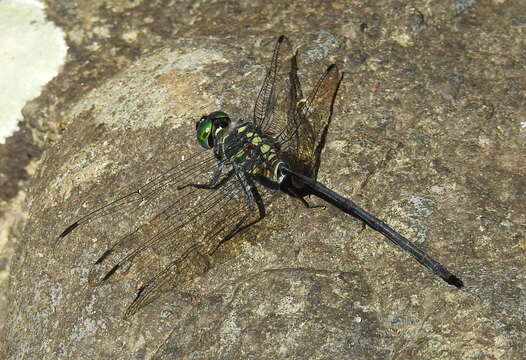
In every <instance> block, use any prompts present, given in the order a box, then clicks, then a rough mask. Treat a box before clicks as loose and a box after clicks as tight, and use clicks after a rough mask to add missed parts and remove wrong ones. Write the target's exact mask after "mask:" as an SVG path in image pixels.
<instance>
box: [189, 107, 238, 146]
mask: <svg viewBox="0 0 526 360" xmlns="http://www.w3.org/2000/svg"><path fill="white" fill-rule="evenodd" d="M228 124H230V118H229V117H228V115H227V114H226V113H224V112H222V111H214V112H212V113H210V114H208V115H203V116H202V117H201V119H199V121H197V122H196V123H195V130H196V131H197V141H199V144H201V146H202V147H204V148H205V149H211V148H213V147H214V144H215V139H216V137H217V134H218V131H219V130H222V129H224V128H226V127H227V126H228Z"/></svg>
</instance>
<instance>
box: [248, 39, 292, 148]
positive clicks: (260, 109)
mask: <svg viewBox="0 0 526 360" xmlns="http://www.w3.org/2000/svg"><path fill="white" fill-rule="evenodd" d="M293 57H294V56H293V55H292V46H291V44H290V42H289V40H288V39H287V38H286V37H285V36H283V35H282V36H280V37H279V39H278V41H277V42H276V46H275V47H274V52H273V55H272V61H271V63H270V67H269V68H268V71H267V74H266V76H265V80H264V81H263V85H262V86H261V89H260V91H259V94H258V97H257V99H256V104H255V105H254V119H253V121H254V123H255V124H256V125H257V126H258V127H259V128H260V129H261V130H262V131H263V133H266V134H269V135H273V136H274V137H276V138H277V139H278V141H279V139H280V138H281V136H282V135H283V134H287V133H290V132H291V131H292V130H291V129H293V128H294V127H295V121H294V117H295V111H294V109H295V105H296V102H297V94H296V89H295V88H294V85H297V84H295V83H293V82H292V81H291V73H292V71H293V69H292V67H291V64H292V62H291V59H292V58H293Z"/></svg>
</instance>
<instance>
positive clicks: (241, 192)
mask: <svg viewBox="0 0 526 360" xmlns="http://www.w3.org/2000/svg"><path fill="white" fill-rule="evenodd" d="M297 57H298V53H297V51H296V52H293V51H292V46H291V44H290V41H289V40H288V38H287V37H285V36H280V37H279V38H278V40H277V41H276V44H275V47H274V51H273V54H272V60H271V62H270V66H269V67H268V69H267V72H266V76H265V79H264V81H263V84H262V86H261V89H260V91H259V93H258V95H257V98H256V102H255V105H254V110H253V115H252V120H244V119H242V118H231V117H230V116H229V115H228V114H227V113H226V112H224V111H220V110H218V111H213V112H211V113H209V114H207V115H203V116H202V117H201V118H200V119H199V120H198V121H197V122H196V138H197V142H198V143H199V144H200V145H201V147H202V148H203V149H201V151H197V152H195V153H194V154H193V155H192V156H190V157H189V158H187V159H185V160H183V161H181V162H179V163H178V164H177V165H175V166H174V167H172V168H171V169H168V170H166V171H164V172H163V173H161V174H159V175H158V176H156V177H154V178H153V179H151V180H150V181H148V182H146V183H145V184H144V185H142V186H140V187H138V188H137V189H135V190H134V191H132V192H130V193H127V194H125V195H123V196H121V197H119V198H117V199H115V200H113V201H111V202H108V203H106V204H105V205H103V206H101V207H98V208H95V209H93V210H91V211H88V212H87V214H86V215H84V216H82V217H80V218H78V220H76V221H75V222H73V223H72V224H71V225H69V226H68V227H66V228H65V230H64V231H62V233H60V235H59V236H58V237H57V242H56V243H57V244H59V243H60V242H61V241H63V239H64V238H65V237H67V236H68V235H70V234H71V233H72V232H73V231H74V230H76V229H77V228H79V227H81V226H83V225H86V224H88V223H90V222H92V221H95V220H96V219H104V218H108V217H114V216H116V215H117V214H121V215H122V214H124V216H129V214H130V213H133V212H138V213H141V214H144V213H147V211H146V209H150V210H151V209H153V212H151V213H153V216H151V218H147V219H145V220H144V221H143V222H142V223H140V225H138V226H137V227H135V229H134V230H133V231H131V232H129V233H128V234H127V235H125V236H122V237H120V238H118V240H117V241H115V242H114V243H113V244H111V245H110V246H109V248H108V249H107V250H105V251H104V252H103V253H102V254H101V255H100V256H99V257H98V258H97V259H96V260H95V262H94V263H93V266H92V268H91V269H90V273H89V276H88V282H89V284H92V285H100V284H104V283H107V282H109V281H111V280H112V279H114V278H119V277H120V276H128V275H129V274H131V276H133V277H134V278H136V279H137V281H138V284H139V286H138V288H137V292H136V295H135V299H134V300H133V302H132V303H131V304H130V305H129V306H128V308H127V309H126V312H125V318H126V317H129V316H132V315H133V314H135V313H136V312H137V311H138V310H139V309H141V308H143V307H144V306H145V305H147V304H149V303H151V302H152V301H153V300H154V299H156V298H157V297H158V296H159V295H160V294H162V293H164V292H165V291H168V290H170V289H173V288H174V287H177V286H180V285H181V284H184V283H187V282H189V281H190V280H192V279H194V278H195V277H196V276H200V275H202V274H204V273H205V272H206V271H207V270H208V269H209V268H210V265H211V257H212V256H213V255H214V253H215V252H216V251H217V250H218V249H219V248H220V247H221V246H222V245H223V244H225V243H226V242H228V241H229V240H230V239H232V238H234V237H236V236H239V234H241V233H243V232H246V231H247V230H248V229H249V228H251V227H253V226H254V225H255V224H257V223H259V222H260V221H262V220H263V219H264V218H265V217H266V215H267V208H268V205H269V204H271V203H272V202H274V201H280V200H279V196H280V194H285V196H290V197H292V198H295V199H298V200H299V201H300V202H301V203H302V204H303V206H305V207H307V208H312V207H315V206H313V205H311V204H309V202H308V201H307V199H310V196H314V197H317V198H319V199H322V200H324V201H325V202H327V203H329V204H331V205H333V206H335V207H336V208H338V209H339V210H341V211H342V212H344V213H346V214H349V215H351V216H353V217H355V218H358V219H360V220H361V221H362V222H363V223H364V224H366V225H367V226H369V227H370V228H372V229H374V230H375V231H377V232H379V233H381V234H382V235H384V236H385V237H386V238H387V239H388V240H389V241H391V242H392V243H393V244H395V245H396V246H398V247H399V248H400V249H402V250H404V251H406V252H408V253H409V254H410V255H411V256H412V257H413V258H414V259H415V260H416V261H418V262H419V263H420V264H422V265H423V266H424V267H426V268H427V269H429V270H430V271H431V272H432V273H434V274H435V275H437V276H438V277H440V278H441V279H442V280H444V281H445V282H446V283H448V284H450V285H452V286H455V287H457V288H459V289H460V288H462V287H463V285H464V284H463V282H462V280H461V279H459V278H458V277H457V276H455V275H454V274H452V273H451V272H450V271H449V270H448V269H447V268H446V267H445V266H444V265H442V264H441V263H439V262H438V261H437V260H435V259H434V258H433V257H431V256H430V255H428V254H427V253H426V252H425V251H424V250H422V249H420V248H419V247H417V246H416V245H415V244H414V243H413V242H412V241H410V240H409V239H407V238H405V237H404V236H402V235H401V234H399V233H398V232H397V231H395V230H394V229H392V228H391V227H390V226H389V225H387V224H386V223H385V222H383V221H382V220H380V219H378V218H377V217H375V216H374V215H372V214H370V213H369V212H367V211H366V210H364V209H362V208H361V207H359V206H358V205H357V204H355V203H354V202H353V201H352V200H350V199H348V198H346V197H344V196H342V195H340V194H338V193H336V192H335V191H333V190H331V189H329V188H328V187H326V186H325V185H323V184H321V183H320V182H318V181H317V174H318V169H319V166H320V159H321V152H322V149H323V146H324V143H325V139H326V136H327V132H328V128H329V125H330V122H331V118H332V114H333V110H334V103H335V100H336V96H337V92H338V89H339V87H340V84H341V82H342V79H343V74H341V73H340V71H339V69H338V66H337V65H335V64H332V65H330V66H329V67H328V68H327V69H326V70H325V72H324V73H323V74H322V76H321V77H320V78H319V80H318V81H317V82H316V83H315V86H314V88H313V89H312V91H311V92H310V94H309V96H308V97H304V96H303V92H302V89H301V84H300V81H299V78H298V61H297Z"/></svg>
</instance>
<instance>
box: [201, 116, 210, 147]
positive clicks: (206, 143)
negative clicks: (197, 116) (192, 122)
mask: <svg viewBox="0 0 526 360" xmlns="http://www.w3.org/2000/svg"><path fill="white" fill-rule="evenodd" d="M212 128H213V124H212V120H210V119H209V118H207V119H204V121H202V122H201V123H200V124H198V126H197V141H199V144H201V146H202V147H204V148H205V149H211V148H212V147H213V144H212V138H211V137H210V134H211V133H212Z"/></svg>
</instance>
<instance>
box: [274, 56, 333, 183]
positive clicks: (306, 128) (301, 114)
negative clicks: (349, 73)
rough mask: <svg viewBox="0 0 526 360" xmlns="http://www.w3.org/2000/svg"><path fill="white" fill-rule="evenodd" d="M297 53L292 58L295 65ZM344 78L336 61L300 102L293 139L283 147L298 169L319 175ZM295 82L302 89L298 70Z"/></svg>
mask: <svg viewBox="0 0 526 360" xmlns="http://www.w3.org/2000/svg"><path fill="white" fill-rule="evenodd" d="M295 61H296V57H294V58H293V59H292V61H291V62H292V64H293V65H292V69H293V70H294V69H295V67H296V65H295V64H294V63H295ZM341 80H342V75H340V72H339V71H338V67H337V66H336V65H334V64H333V65H331V66H329V67H328V68H327V70H326V71H325V72H324V74H323V75H322V76H321V78H320V79H319V80H318V82H317V83H316V86H315V87H314V89H313V90H312V92H311V93H310V95H309V97H308V98H307V99H300V100H298V101H297V102H296V107H295V109H294V111H295V120H294V121H295V123H296V125H297V126H296V128H294V129H293V131H292V132H291V133H290V134H289V139H290V140H289V141H288V142H287V143H286V144H284V146H283V150H284V152H285V157H286V158H287V160H288V161H289V164H290V165H291V166H292V168H293V169H295V170H296V171H298V172H300V173H302V174H305V175H307V176H309V177H311V178H313V179H316V177H317V174H318V169H319V166H320V157H321V151H322V150H323V147H324V145H325V139H326V137H327V131H328V129H329V125H330V121H331V117H332V112H333V107H334V101H335V99H336V94H337V92H338V88H339V86H340V83H341ZM291 83H292V84H295V83H297V84H298V85H294V86H293V87H295V88H297V89H299V91H297V93H298V94H301V89H300V88H299V81H298V79H297V76H296V70H294V71H292V72H291Z"/></svg>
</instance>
